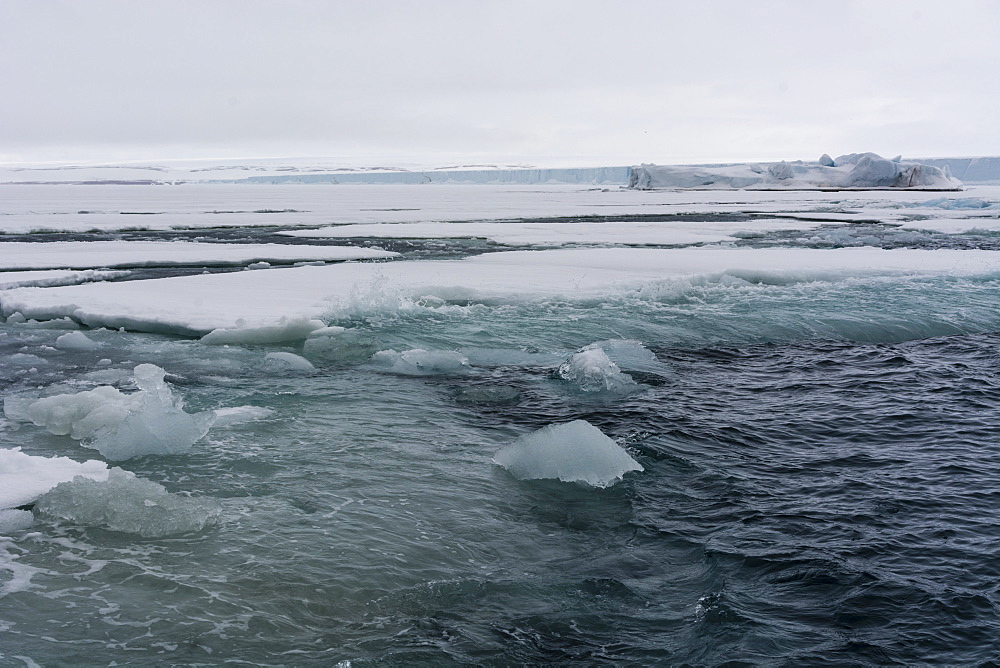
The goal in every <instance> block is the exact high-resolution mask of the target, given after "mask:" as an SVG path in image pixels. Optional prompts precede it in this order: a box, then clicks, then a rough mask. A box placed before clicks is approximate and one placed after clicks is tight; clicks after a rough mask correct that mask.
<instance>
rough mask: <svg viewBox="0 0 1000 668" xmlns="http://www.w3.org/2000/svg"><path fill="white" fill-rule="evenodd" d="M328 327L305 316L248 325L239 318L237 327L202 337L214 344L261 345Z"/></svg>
mask: <svg viewBox="0 0 1000 668" xmlns="http://www.w3.org/2000/svg"><path fill="white" fill-rule="evenodd" d="M324 328H326V323H325V322H323V321H322V320H315V319H313V318H303V317H298V318H295V317H292V318H287V317H282V318H280V319H279V320H278V321H277V322H275V323H270V324H260V325H248V324H247V323H246V321H245V320H242V319H237V322H236V327H231V328H219V329H213V330H212V331H211V332H209V333H208V334H206V335H205V336H203V337H201V342H202V343H208V344H212V345H227V344H237V345H261V344H267V343H285V342H287V341H301V340H302V339H304V338H306V337H308V336H309V335H310V334H312V333H313V332H314V331H316V330H319V329H324Z"/></svg>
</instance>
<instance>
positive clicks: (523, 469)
mask: <svg viewBox="0 0 1000 668" xmlns="http://www.w3.org/2000/svg"><path fill="white" fill-rule="evenodd" d="M493 463H494V464H497V465H499V466H502V467H503V468H505V469H507V470H508V471H510V473H511V474H512V475H513V476H514V477H515V478H517V479H518V480H536V479H540V478H551V479H555V480H562V481H563V482H579V483H584V484H586V485H590V486H592V487H610V486H611V485H614V484H615V483H616V482H618V481H620V480H621V479H622V478H623V477H624V475H625V474H626V473H628V472H629V471H642V470H643V468H642V466H641V465H640V464H639V463H638V462H637V461H635V460H634V459H632V457H631V456H629V454H628V453H627V452H625V450H624V449H623V448H622V447H621V446H619V445H618V444H617V443H615V442H614V441H613V440H611V439H610V438H608V437H607V436H606V435H605V434H604V433H603V432H602V431H601V430H600V429H598V428H597V427H595V426H594V425H592V424H590V423H589V422H587V421H586V420H574V421H573V422H569V423H566V424H553V425H549V426H547V427H543V428H542V429H539V430H538V431H535V432H532V433H530V434H526V435H524V436H521V437H520V438H518V439H517V440H516V441H514V442H513V443H511V444H510V445H507V446H505V447H503V448H501V449H500V450H499V451H497V453H496V455H495V456H494V457H493Z"/></svg>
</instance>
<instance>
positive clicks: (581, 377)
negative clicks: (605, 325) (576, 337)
mask: <svg viewBox="0 0 1000 668" xmlns="http://www.w3.org/2000/svg"><path fill="white" fill-rule="evenodd" d="M556 373H557V375H558V376H559V377H560V378H562V379H563V380H565V381H567V382H569V383H572V384H573V385H575V386H576V387H577V388H578V389H580V390H582V391H583V392H611V393H624V392H629V391H631V390H633V389H635V388H637V387H638V386H639V384H638V383H636V382H635V381H634V380H632V377H631V376H629V375H628V374H627V373H622V371H621V369H619V368H618V365H617V364H615V363H614V362H612V361H611V360H610V359H609V358H608V355H607V353H605V352H604V350H603V349H602V348H591V349H584V350H581V351H580V352H578V353H576V354H575V355H573V356H572V357H570V358H569V359H568V360H566V361H565V362H563V363H562V364H561V365H560V366H559V369H558V370H557V371H556Z"/></svg>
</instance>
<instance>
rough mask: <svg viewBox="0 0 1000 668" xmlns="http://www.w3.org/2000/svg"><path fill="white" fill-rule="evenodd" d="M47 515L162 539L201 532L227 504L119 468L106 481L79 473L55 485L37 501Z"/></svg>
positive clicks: (112, 471) (113, 470)
mask: <svg viewBox="0 0 1000 668" xmlns="http://www.w3.org/2000/svg"><path fill="white" fill-rule="evenodd" d="M35 509H36V511H37V512H39V513H40V514H42V515H48V516H50V517H56V518H59V519H63V520H67V521H69V522H72V523H74V524H81V525H84V526H93V527H102V528H105V529H110V530H112V531H121V532H124V533H134V534H139V535H140V536H143V537H144V538H159V537H162V536H171V535H174V534H180V533H190V532H193V531H201V530H202V529H204V528H205V527H206V526H209V525H211V524H213V523H215V522H216V521H217V520H218V517H219V515H220V514H221V512H222V507H221V506H220V505H219V503H218V502H217V501H215V500H214V499H196V498H191V497H185V496H180V495H178V494H171V493H169V492H168V491H167V490H166V489H165V488H164V487H163V485H159V484H157V483H155V482H153V481H151V480H144V479H142V478H138V477H136V476H135V474H133V473H129V472H128V471H123V470H122V469H120V468H117V467H116V468H113V469H111V470H110V471H109V472H108V476H107V479H106V480H93V479H91V478H87V477H83V476H78V477H76V478H74V479H73V480H71V481H69V482H63V483H60V484H58V485H56V486H55V488H53V489H52V491H50V492H48V493H47V494H45V495H43V496H42V497H41V498H40V499H39V500H38V502H37V503H36V504H35Z"/></svg>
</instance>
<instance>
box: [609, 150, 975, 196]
mask: <svg viewBox="0 0 1000 668" xmlns="http://www.w3.org/2000/svg"><path fill="white" fill-rule="evenodd" d="M629 186H630V187H632V188H640V189H651V188H697V189H702V188H709V189H732V188H741V189H750V190H761V189H763V190H771V189H790V190H807V189H811V188H818V189H845V188H847V189H865V190H867V189H872V188H906V189H918V190H920V189H922V190H959V189H961V187H962V182H961V181H959V180H958V179H955V178H952V176H951V174H950V173H949V172H948V171H947V170H946V169H941V168H938V167H933V166H931V165H924V164H920V163H917V162H903V161H902V160H899V159H893V160H887V159H885V158H883V157H882V156H880V155H877V154H875V153H851V154H849V155H842V156H840V157H838V158H837V159H836V160H834V159H832V158H830V156H828V155H826V154H824V155H823V156H822V157H820V159H819V161H817V162H802V161H801V160H797V161H795V162H785V161H781V162H774V163H765V164H757V163H748V164H741V165H724V166H718V167H697V166H686V165H682V166H676V167H670V166H658V165H640V166H638V167H633V168H632V171H631V174H630V182H629Z"/></svg>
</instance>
